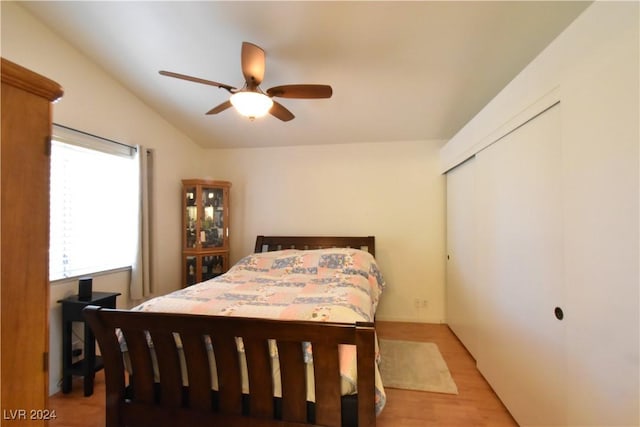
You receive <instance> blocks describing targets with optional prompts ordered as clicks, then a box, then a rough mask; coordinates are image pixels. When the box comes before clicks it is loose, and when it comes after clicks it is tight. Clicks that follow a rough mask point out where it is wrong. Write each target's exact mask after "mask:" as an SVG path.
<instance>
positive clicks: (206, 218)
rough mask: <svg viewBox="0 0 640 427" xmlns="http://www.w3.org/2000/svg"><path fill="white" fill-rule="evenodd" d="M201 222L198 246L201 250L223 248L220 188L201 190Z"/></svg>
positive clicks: (222, 208) (222, 211)
mask: <svg viewBox="0 0 640 427" xmlns="http://www.w3.org/2000/svg"><path fill="white" fill-rule="evenodd" d="M202 207H203V213H202V222H201V224H200V245H201V246H202V248H221V247H223V246H224V229H225V224H224V221H225V218H224V214H225V212H224V190H223V189H222V188H207V187H203V188H202Z"/></svg>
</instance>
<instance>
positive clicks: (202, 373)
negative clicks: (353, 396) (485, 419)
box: [84, 306, 376, 427]
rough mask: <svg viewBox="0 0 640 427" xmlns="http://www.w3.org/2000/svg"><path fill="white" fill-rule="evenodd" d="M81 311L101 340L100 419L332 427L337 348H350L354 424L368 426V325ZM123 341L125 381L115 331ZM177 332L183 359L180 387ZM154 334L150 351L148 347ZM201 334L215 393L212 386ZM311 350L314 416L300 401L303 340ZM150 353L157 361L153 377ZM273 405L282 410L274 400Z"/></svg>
mask: <svg viewBox="0 0 640 427" xmlns="http://www.w3.org/2000/svg"><path fill="white" fill-rule="evenodd" d="M84 316H85V318H86V320H87V322H88V324H89V325H90V327H91V328H92V330H93V332H94V334H95V336H96V339H97V340H98V343H99V345H100V349H101V353H102V357H103V361H104V368H105V381H106V426H107V427H115V426H136V427H145V426H149V427H151V426H175V425H191V426H200V425H207V426H246V425H251V426H252V427H263V426H264V427H274V426H283V427H284V426H290V427H293V426H308V425H319V426H327V427H339V426H341V425H342V421H341V401H342V399H341V396H340V371H339V366H338V363H339V361H338V346H339V345H340V344H352V345H356V346H357V373H358V384H357V387H358V398H357V407H358V411H357V412H358V425H359V426H375V421H376V420H375V408H374V405H375V383H374V381H375V380H374V375H375V374H374V364H375V356H374V351H375V350H374V340H375V338H374V328H373V324H371V323H357V324H356V325H352V324H342V323H319V322H303V321H284V320H268V319H250V318H240V317H227V316H204V315H193V314H174V313H149V312H139V311H125V310H113V309H106V308H100V307H96V306H89V307H87V308H85V310H84ZM118 328H119V329H120V330H121V331H122V334H123V336H124V338H125V340H126V343H127V347H128V356H129V358H130V361H131V368H132V375H131V376H130V384H127V377H126V374H125V367H124V362H123V354H122V352H121V348H120V343H119V341H118V338H117V335H116V331H117V329H118ZM176 336H179V338H180V341H181V342H182V350H183V353H184V358H185V361H186V365H187V376H188V378H187V379H188V386H183V381H182V378H181V369H180V361H179V352H178V349H177V346H176V339H175V337H176ZM149 337H150V339H151V341H152V346H153V350H151V349H150V347H149V345H148V338H149ZM205 337H209V339H210V341H209V342H210V343H211V346H212V347H213V354H214V355H215V361H216V363H215V364H216V368H217V372H216V373H214V375H215V374H217V378H218V384H219V386H218V388H219V390H218V391H213V390H212V384H211V375H212V372H211V371H212V369H213V368H212V366H211V365H210V363H209V351H208V350H207V340H206V339H205ZM235 337H241V338H242V340H243V343H244V351H245V356H246V357H245V359H246V363H247V372H248V381H249V395H248V396H247V395H243V394H242V387H241V377H240V358H239V354H238V350H237V347H236V340H235ZM269 339H273V340H275V341H276V342H277V348H278V355H279V359H280V369H281V384H282V399H281V405H276V399H275V398H274V397H273V384H272V381H273V380H272V371H271V365H270V364H271V355H270V353H269V348H268V341H267V340H269ZM307 341H308V342H311V343H312V346H313V355H314V358H313V359H314V362H313V363H314V369H313V371H314V377H315V387H316V390H315V394H316V403H315V419H313V416H312V415H311V414H310V413H308V410H307V408H308V404H307V402H306V384H305V362H304V360H303V353H302V344H301V343H302V342H307ZM152 358H155V361H156V363H157V365H156V366H157V368H158V369H157V371H158V377H159V380H158V379H157V378H154V369H153V362H152ZM277 406H279V407H280V409H278V408H277Z"/></svg>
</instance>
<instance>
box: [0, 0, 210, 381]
mask: <svg viewBox="0 0 640 427" xmlns="http://www.w3.org/2000/svg"><path fill="white" fill-rule="evenodd" d="M1 7H2V28H1V29H2V56H3V57H4V58H6V59H9V60H11V61H13V62H15V63H18V64H20V65H22V66H24V67H26V68H29V69H31V70H33V71H35V72H37V73H40V74H42V75H44V76H46V77H48V78H50V79H52V80H54V81H56V82H57V83H59V84H60V85H62V87H63V88H64V92H65V93H64V97H63V98H62V99H61V100H60V101H59V102H58V103H57V104H55V105H54V108H53V111H54V113H53V120H54V122H56V123H60V124H63V125H66V126H70V127H72V128H76V129H79V130H82V131H85V132H89V133H93V134H96V135H100V136H102V137H105V138H110V139H113V140H116V141H121V142H124V143H127V144H131V145H135V144H143V145H145V146H147V147H150V148H152V149H153V150H154V156H155V157H154V161H155V186H154V189H153V191H154V195H155V201H154V206H153V211H154V216H155V223H154V228H153V232H154V235H155V236H156V243H157V244H156V245H155V247H154V254H153V255H154V259H153V265H154V267H155V268H154V275H155V278H156V292H155V293H157V294H163V293H166V292H169V291H171V290H174V289H177V288H178V287H179V284H180V275H181V266H180V250H181V240H180V238H181V236H180V228H179V224H180V222H181V220H182V219H181V210H180V203H181V195H180V194H181V192H180V189H181V187H180V179H182V178H186V177H188V176H191V175H194V176H198V175H200V169H199V166H200V165H201V164H202V162H200V161H199V159H200V158H201V154H200V153H201V151H202V150H201V148H200V147H198V146H197V145H195V144H194V143H193V142H192V141H191V140H190V139H188V138H187V137H186V136H185V135H183V134H182V133H180V132H179V131H178V130H176V129H175V128H174V127H172V126H171V125H170V124H169V123H168V122H166V121H165V120H164V119H162V118H161V117H160V116H158V115H157V114H156V113H155V112H154V111H153V110H151V109H150V108H149V107H147V106H146V105H145V104H144V103H142V102H141V101H140V100H139V99H138V98H136V97H135V96H134V95H133V94H131V93H130V92H129V91H127V90H126V89H125V88H124V87H122V86H121V85H120V84H119V83H118V82H117V81H115V80H114V79H113V78H111V77H110V76H109V75H107V74H106V73H105V72H104V71H103V70H102V69H101V68H100V67H98V66H97V65H95V64H94V63H93V62H91V61H90V60H88V59H87V58H86V57H84V56H83V55H82V54H81V53H80V52H79V51H77V50H76V49H75V48H73V47H72V46H71V45H69V44H68V43H66V42H65V41H63V40H62V39H61V38H60V37H58V36H57V35H56V34H55V33H54V32H52V31H51V30H50V29H49V28H47V27H45V26H44V25H43V24H42V23H41V22H40V21H38V20H36V19H35V18H34V17H33V16H32V15H31V14H30V13H29V12H28V11H26V10H25V9H24V8H22V7H21V6H20V5H18V4H17V3H14V2H1ZM128 284H129V273H128V272H125V273H122V272H120V273H115V274H112V275H106V276H100V277H97V278H96V279H95V282H94V286H95V288H96V290H109V291H113V292H121V293H122V294H123V296H122V297H118V304H119V306H121V307H128V306H130V304H131V302H130V301H129V299H128V295H129V291H128ZM76 291H77V283H76V282H75V281H70V282H66V283H59V284H54V285H52V287H51V323H50V325H51V334H50V391H51V392H52V393H53V392H55V391H56V390H57V385H58V381H59V379H60V377H61V369H62V368H61V362H60V359H61V358H60V354H61V340H62V338H61V327H60V323H61V309H60V305H59V304H58V303H57V301H58V300H59V299H60V298H63V297H64V296H67V295H71V294H75V293H76Z"/></svg>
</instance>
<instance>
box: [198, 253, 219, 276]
mask: <svg viewBox="0 0 640 427" xmlns="http://www.w3.org/2000/svg"><path fill="white" fill-rule="evenodd" d="M223 269H224V257H223V256H222V255H207V256H203V257H202V277H201V280H200V281H201V282H204V281H205V280H209V279H213V278H214V277H216V276H219V275H221V274H222V272H223V271H224V270H223Z"/></svg>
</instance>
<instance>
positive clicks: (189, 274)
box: [185, 256, 198, 286]
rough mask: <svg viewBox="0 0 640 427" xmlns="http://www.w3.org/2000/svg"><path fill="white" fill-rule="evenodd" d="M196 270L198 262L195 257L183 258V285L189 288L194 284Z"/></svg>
mask: <svg viewBox="0 0 640 427" xmlns="http://www.w3.org/2000/svg"><path fill="white" fill-rule="evenodd" d="M197 269H198V260H197V258H196V257H195V256H188V257H186V258H185V276H186V277H185V284H186V286H191V285H194V284H195V283H196V279H197V275H196V271H197Z"/></svg>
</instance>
